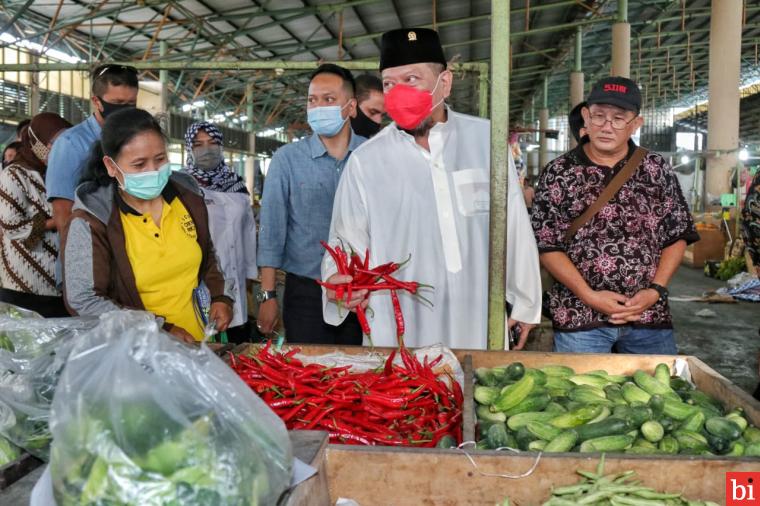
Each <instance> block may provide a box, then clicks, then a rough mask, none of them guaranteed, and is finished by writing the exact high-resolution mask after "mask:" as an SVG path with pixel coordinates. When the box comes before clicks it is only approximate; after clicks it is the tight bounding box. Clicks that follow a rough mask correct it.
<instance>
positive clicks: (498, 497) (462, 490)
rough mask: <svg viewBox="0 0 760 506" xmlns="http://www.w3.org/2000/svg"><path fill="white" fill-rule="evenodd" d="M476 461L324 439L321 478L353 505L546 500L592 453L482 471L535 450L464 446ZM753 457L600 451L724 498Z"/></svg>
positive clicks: (694, 492) (646, 474) (692, 493)
mask: <svg viewBox="0 0 760 506" xmlns="http://www.w3.org/2000/svg"><path fill="white" fill-rule="evenodd" d="M470 456H471V458H472V459H473V461H474V462H475V465H477V468H476V467H475V466H474V465H473V463H472V462H471V461H470V460H469V459H468V457H467V456H466V455H465V454H464V453H462V452H461V451H458V450H435V449H430V450H424V449H414V450H408V449H398V448H381V447H371V448H360V447H349V446H337V445H330V446H329V447H328V450H327V481H328V483H329V487H330V498H331V500H332V504H334V503H335V500H336V499H337V498H338V497H345V498H350V499H354V500H356V501H357V502H358V503H359V504H360V505H361V506H375V505H377V506H381V505H388V504H393V505H394V506H405V505H409V506H412V505H414V506H418V505H441V506H449V505H451V506H454V505H464V504H466V505H472V506H476V505H488V506H493V505H494V504H501V501H503V500H504V499H505V497H507V496H508V497H509V498H510V500H511V504H512V505H513V506H514V505H517V506H523V505H537V504H541V503H542V502H543V501H545V500H547V499H548V497H549V494H550V490H551V488H552V487H557V486H564V485H571V484H574V483H577V482H578V480H579V479H580V477H579V476H578V475H576V474H575V470H576V469H583V470H589V471H593V470H594V469H595V468H596V465H597V464H598V462H599V457H598V456H589V455H585V454H583V455H581V454H569V453H566V454H556V455H551V456H548V455H542V457H541V460H540V461H539V463H538V466H537V467H536V469H535V470H534V472H533V473H532V474H531V475H530V476H527V477H525V478H520V479H507V478H500V477H491V476H483V475H481V474H480V472H482V473H490V474H505V473H509V474H513V475H519V474H522V473H525V472H526V471H528V470H529V469H530V468H531V466H532V465H533V464H534V462H535V460H536V454H528V453H523V454H519V455H516V454H514V453H510V454H508V455H507V454H502V453H501V452H500V454H496V452H475V451H473V452H470ZM759 469H760V464H759V463H758V461H757V460H754V461H752V460H749V459H736V460H734V461H731V462H727V461H725V460H720V459H714V458H712V459H706V458H697V457H675V456H673V457H668V456H665V457H657V458H655V457H646V456H638V455H636V456H633V455H632V456H624V457H623V456H620V457H618V456H615V457H609V456H608V457H607V459H606V465H605V472H606V473H616V472H623V471H628V470H633V471H636V473H637V475H638V478H639V479H640V480H642V481H643V483H644V484H645V485H647V486H650V487H653V488H655V489H657V490H662V491H669V492H682V493H683V494H685V496H686V497H688V498H690V499H701V500H711V501H714V502H716V503H718V504H725V480H726V478H725V472H726V471H755V472H756V471H758V470H759Z"/></svg>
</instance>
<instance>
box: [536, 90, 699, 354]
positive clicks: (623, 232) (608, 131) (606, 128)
mask: <svg viewBox="0 0 760 506" xmlns="http://www.w3.org/2000/svg"><path fill="white" fill-rule="evenodd" d="M587 102H588V104H587V106H586V107H584V108H583V110H582V114H583V119H584V123H585V125H586V129H587V134H588V138H584V139H583V140H582V142H581V144H580V145H579V146H578V147H577V148H575V149H573V150H572V151H569V152H567V153H565V154H564V155H562V156H560V157H559V158H557V159H555V160H554V161H552V162H551V163H550V164H549V165H547V167H546V168H545V169H544V171H543V173H542V174H541V177H540V180H539V185H538V189H537V192H536V197H535V200H534V203H533V215H532V221H533V230H534V233H535V235H536V243H537V245H538V249H539V253H540V258H541V264H542V265H543V266H544V267H545V268H546V269H547V270H548V271H549V272H550V273H551V274H552V275H553V276H554V278H555V280H557V283H555V285H554V286H553V287H552V289H551V290H550V292H549V301H550V303H549V306H550V311H551V315H552V323H553V325H554V331H555V336H554V349H555V351H561V352H595V353H608V352H610V351H611V349H612V347H613V346H615V345H616V347H617V350H618V351H620V352H621V353H647V354H675V353H676V352H677V351H676V344H675V339H674V336H673V324H672V319H671V315H670V310H669V308H668V301H667V297H668V291H667V288H666V287H667V285H668V283H669V281H670V279H671V277H672V276H673V274H674V273H675V271H676V270H677V269H678V266H679V264H680V262H681V259H682V257H683V254H684V251H685V249H686V245H687V244H688V243H691V242H694V241H696V240H698V239H699V236H698V235H697V233H696V230H695V228H694V222H693V220H692V217H691V214H690V213H689V209H688V207H687V205H686V201H685V199H684V197H683V194H682V192H681V188H680V186H679V184H678V180H677V179H676V175H675V173H674V172H673V170H672V169H671V167H670V166H669V165H668V163H667V162H666V161H665V160H664V159H663V157H662V156H660V155H658V154H656V153H652V152H648V153H647V154H646V155H645V156H644V158H643V160H642V162H641V163H640V164H639V165H638V167H637V168H636V170H635V172H634V173H633V175H632V176H631V177H630V179H628V180H627V181H626V182H625V184H623V186H622V187H621V188H620V190H619V191H618V192H617V193H616V194H615V195H614V196H613V197H612V198H611V199H610V200H609V202H608V203H607V204H606V205H605V206H604V207H602V208H601V210H600V211H599V212H598V213H597V214H596V215H595V216H593V217H592V218H590V219H589V220H588V221H587V222H586V223H585V224H584V225H583V226H582V227H581V228H580V229H579V230H578V231H577V232H576V233H575V234H574V235H573V236H572V237H570V238H567V239H566V238H565V234H566V232H567V230H568V229H569V228H570V226H571V224H572V223H573V222H574V221H575V220H576V218H578V217H579V216H580V215H581V214H583V212H584V211H585V210H586V209H587V208H588V207H589V206H590V205H592V204H593V202H594V201H596V199H597V198H598V197H599V195H600V194H601V192H602V191H603V190H604V188H605V186H606V185H607V184H608V183H609V182H610V180H611V179H612V178H613V177H614V176H615V175H616V174H617V173H618V172H619V171H621V170H622V169H623V167H624V166H625V164H626V162H627V161H628V159H629V158H630V157H631V156H632V155H633V153H634V151H635V150H636V145H635V144H634V143H633V141H632V140H631V136H632V135H633V134H634V133H635V132H636V130H638V129H639V128H640V127H641V125H642V124H643V121H644V120H643V118H641V116H639V112H640V108H641V92H640V91H639V88H638V86H637V85H636V83H634V82H633V81H631V80H630V79H625V78H621V77H612V78H605V79H602V80H601V81H599V82H598V83H596V85H594V87H593V89H592V90H591V93H590V94H589V97H588V100H587Z"/></svg>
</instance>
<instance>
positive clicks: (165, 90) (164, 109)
mask: <svg viewBox="0 0 760 506" xmlns="http://www.w3.org/2000/svg"><path fill="white" fill-rule="evenodd" d="M158 48H159V51H160V54H161V58H163V57H165V56H166V55H167V54H168V53H169V43H168V42H167V41H165V40H162V41H160V42H159V45H158ZM158 80H159V81H160V83H161V95H160V96H161V113H163V114H166V113H168V112H169V71H168V70H165V69H161V70H160V71H159V73H158ZM167 126H168V125H167Z"/></svg>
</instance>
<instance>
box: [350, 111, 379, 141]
mask: <svg viewBox="0 0 760 506" xmlns="http://www.w3.org/2000/svg"><path fill="white" fill-rule="evenodd" d="M351 128H353V130H354V132H356V134H357V135H361V136H362V137H366V138H367V139H369V138H370V137H372V136H373V135H375V134H376V133H377V132H379V131H380V128H382V125H381V124H380V123H375V122H374V121H372V120H371V119H369V118H368V117H367V115H366V114H364V111H362V108H361V107H357V108H356V117H355V118H351Z"/></svg>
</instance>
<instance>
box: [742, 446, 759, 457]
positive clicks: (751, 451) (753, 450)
mask: <svg viewBox="0 0 760 506" xmlns="http://www.w3.org/2000/svg"><path fill="white" fill-rule="evenodd" d="M744 456H745V457H760V443H750V444H748V445H747V446H745V447H744Z"/></svg>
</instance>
